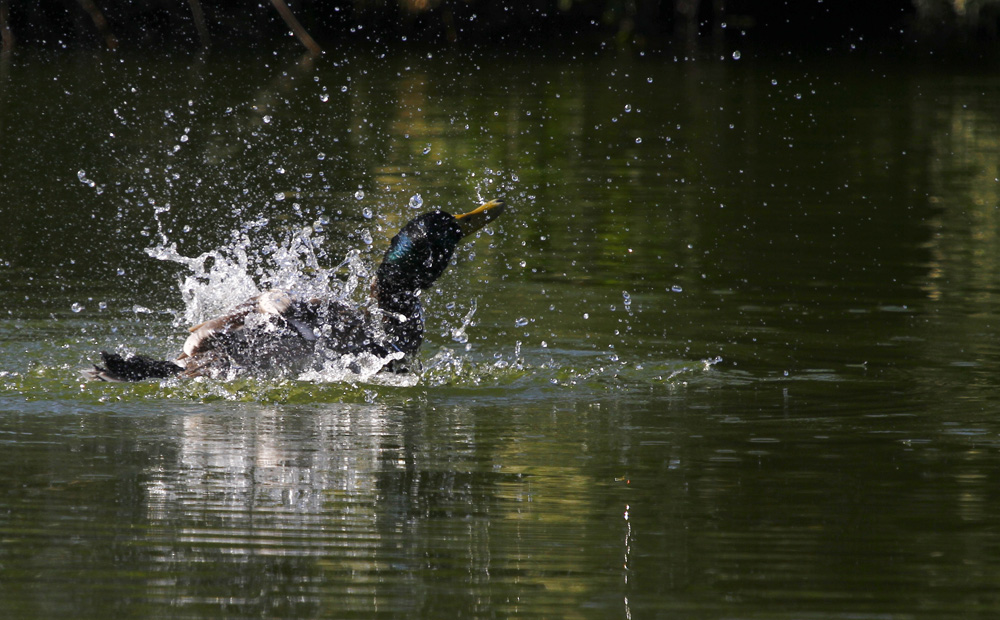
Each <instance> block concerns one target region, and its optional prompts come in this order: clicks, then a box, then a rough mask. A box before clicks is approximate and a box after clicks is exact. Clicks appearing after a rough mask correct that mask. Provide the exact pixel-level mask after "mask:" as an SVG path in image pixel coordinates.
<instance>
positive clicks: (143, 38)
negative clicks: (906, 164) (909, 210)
mask: <svg viewBox="0 0 1000 620" xmlns="http://www.w3.org/2000/svg"><path fill="white" fill-rule="evenodd" d="M284 2H287V6H288V8H289V9H290V10H291V12H292V13H293V14H294V15H295V17H296V18H297V19H298V20H299V21H300V22H301V24H302V26H303V28H304V29H305V31H307V32H308V33H309V35H311V36H312V38H313V39H315V40H316V42H317V43H318V44H319V45H320V46H322V47H329V46H333V45H338V44H341V43H349V42H353V43H367V44H371V45H387V44H390V43H396V42H404V41H405V42H407V43H409V44H413V43H422V42H423V43H432V44H440V43H445V42H447V43H451V44H455V45H475V46H479V45H483V44H486V45H488V46H492V47H497V48H520V47H524V46H565V45H567V44H570V43H571V44H574V45H575V44H579V43H586V42H589V43H596V44H599V45H613V46H622V47H626V46H627V47H631V48H635V49H640V50H654V51H655V50H660V49H669V48H671V47H676V46H678V45H680V46H684V45H691V44H692V43H695V42H704V41H713V42H725V41H727V40H736V41H739V42H740V44H741V45H746V44H752V45H758V46H762V47H767V46H774V45H778V46H781V47H782V48H783V49H803V50H808V49H817V50H836V49H851V50H853V49H856V48H857V47H858V46H864V47H866V48H868V49H871V48H873V47H878V48H879V49H893V48H899V47H901V46H902V47H905V48H907V49H912V48H923V49H930V48H940V47H942V46H947V47H961V48H963V49H969V48H975V49H978V50H980V51H981V52H982V54H983V55H985V56H990V55H991V54H993V55H995V54H996V45H995V43H996V42H997V41H998V31H1000V2H998V1H997V0H978V1H977V0H967V1H965V2H958V1H957V0H880V1H878V2H872V1H871V0H672V1H670V0H664V1H660V2H657V1H653V0H521V1H518V2H510V1H503V0H350V1H331V0H274V1H271V0H265V1H258V2H247V1H246V0H140V1H136V0H42V1H38V0H0V21H2V24H0V26H3V28H2V30H3V32H4V45H5V47H7V48H12V47H17V46H22V45H24V46H34V47H47V48H55V49H59V48H97V47H109V48H117V47H119V46H121V47H124V48H133V49H134V48H150V47H152V48H154V49H171V50H173V49H195V50H197V49H199V48H202V47H220V46H223V45H230V44H237V45H240V46H244V47H248V46H253V47H255V48H260V47H264V48H267V47H272V46H275V45H281V44H287V43H289V42H294V38H293V37H292V36H291V35H290V31H289V26H288V25H287V24H286V22H285V21H284V19H283V18H282V15H281V14H280V12H279V10H278V7H277V6H276V4H282V3H284Z"/></svg>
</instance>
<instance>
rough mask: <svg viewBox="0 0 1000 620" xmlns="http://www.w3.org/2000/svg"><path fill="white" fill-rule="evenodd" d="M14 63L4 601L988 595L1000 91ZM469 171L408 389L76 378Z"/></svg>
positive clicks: (373, 57) (341, 64) (408, 607)
mask: <svg viewBox="0 0 1000 620" xmlns="http://www.w3.org/2000/svg"><path fill="white" fill-rule="evenodd" d="M2 79H3V83H2V90H0V144H2V145H3V147H2V150H0V205H2V206H0V226H2V228H3V230H4V234H3V237H2V241H0V288H2V290H0V293H2V295H0V299H2V301H0V386H2V387H0V444H2V450H0V464H2V466H0V611H2V615H4V616H5V617H6V616H9V617H18V618H36V617H37V618H50V617H57V616H64V615H67V614H69V615H72V616H73V617H79V618H91V617H109V616H113V617H116V618H130V617H136V618H139V617H141V618H150V617H288V618H304V617H328V618H344V617H364V618H371V617H386V618H395V617H400V616H403V615H410V616H414V617H457V616H463V617H538V618H548V617H562V618H631V617H637V618H638V617H656V618H876V617H877V618H970V617H994V616H995V614H996V613H997V611H998V608H1000V597H998V595H997V590H996V583H997V579H998V578H1000V535H998V532H1000V527H998V526H1000V523H998V522H997V518H996V516H995V515H997V514H998V513H1000V494H998V493H997V492H996V489H997V488H998V482H1000V480H998V474H997V472H998V471H1000V469H998V466H1000V449H998V448H1000V446H998V436H1000V435H998V433H1000V424H998V422H997V416H998V415H1000V403H998V398H997V396H996V394H997V387H998V380H997V379H996V372H995V369H996V366H997V360H998V355H1000V349H998V338H997V336H996V335H995V334H996V327H997V288H996V284H995V283H996V282H997V281H998V277H997V276H998V274H1000V249H998V246H997V243H996V240H997V233H998V230H1000V219H998V216H997V213H998V207H1000V180H998V177H1000V170H998V167H1000V164H998V162H1000V158H998V156H997V155H998V144H1000V103H998V102H1000V79H998V78H997V77H996V76H994V75H988V74H985V73H978V72H975V71H972V70H967V69H962V68H955V67H948V68H942V67H935V66H919V67H918V66H911V65H906V64H901V63H891V62H880V63H877V64H865V63H860V62H856V61H854V60H853V59H850V58H848V59H847V60H838V59H828V58H825V59H821V60H801V59H795V60H792V59H779V60H767V59H754V58H753V57H752V54H750V53H744V54H742V55H741V59H740V60H738V61H734V60H732V59H731V56H730V55H728V54H727V55H726V56H725V58H724V59H723V60H720V59H718V57H716V56H714V55H713V56H712V57H706V58H700V59H699V60H697V61H684V60H683V59H674V58H673V57H662V58H660V57H657V58H653V57H627V56H618V55H610V54H606V53H605V54H578V55H577V56H571V55H567V57H565V58H562V59H548V60H540V59H538V58H533V57H527V56H519V55H515V56H510V57H506V56H490V55H472V56H460V55H458V54H451V53H441V52H434V53H431V54H428V53H427V52H426V51H420V52H404V51H396V52H393V53H392V54H380V53H367V52H356V51H352V52H350V53H347V52H334V53H328V54H327V55H326V56H325V57H324V58H322V59H319V60H315V61H303V60H300V59H298V58H296V57H294V56H291V55H288V56H280V55H279V56H266V57H239V56H222V55H220V56H216V57H209V58H204V59H193V58H162V57H145V58H140V57H133V56H129V55H121V56H103V55H86V54H61V55H56V54H38V55H35V54H31V53H27V52H19V53H18V54H17V55H15V56H14V57H13V58H12V59H11V60H10V61H9V63H8V64H7V65H6V66H5V67H4V69H3V73H2ZM418 195H419V198H415V197H416V196H418ZM493 196H503V197H505V198H506V199H507V201H508V203H509V204H510V206H511V208H510V211H509V213H508V214H507V215H505V217H504V218H503V219H502V220H501V221H499V222H497V223H496V224H495V225H494V226H492V227H491V228H490V229H489V230H488V231H487V232H486V233H485V234H483V235H481V237H480V238H479V239H477V240H476V241H475V242H474V243H472V244H469V245H466V246H463V248H462V249H461V250H460V251H459V252H457V254H456V259H455V264H454V265H453V266H452V267H451V269H450V270H449V272H448V273H447V274H446V276H445V277H444V278H442V280H441V281H440V282H439V283H438V285H437V286H436V287H435V288H434V289H433V290H430V291H428V292H427V294H426V299H425V306H426V314H427V316H426V319H427V325H428V340H427V342H426V343H425V347H424V350H423V353H422V358H423V362H424V371H423V372H422V373H421V374H420V375H418V376H415V377H412V378H411V379H412V380H407V381H401V382H400V381H391V380H385V379H380V378H375V379H371V380H365V381H360V380H352V379H351V377H349V376H348V377H338V378H333V379H335V380H331V378H330V377H312V378H308V377H278V378H240V379H236V380H232V381H203V382H191V383H178V382H169V381H168V382H164V383H156V382H150V383H144V384H137V385H109V384H85V383H83V382H81V380H80V378H79V375H78V370H79V369H80V368H84V367H86V366H87V365H88V364H90V363H92V362H93V361H94V360H95V359H96V354H97V352H98V351H100V350H101V349H107V350H117V351H121V352H142V353H147V354H153V355H159V356H169V355H171V354H174V353H176V351H178V349H179V347H180V344H181V342H182V341H183V326H184V324H185V323H186V321H187V320H188V319H190V318H191V317H192V316H194V315H197V314H198V313H199V312H202V313H204V312H209V311H210V310H212V308H211V307H194V306H195V305H196V302H205V303H206V304H208V305H209V306H211V304H217V305H219V306H224V305H225V303H227V302H228V301H230V300H236V299H238V298H240V296H241V295H243V294H244V293H248V292H252V291H253V290H254V287H257V288H263V287H266V286H270V285H274V284H280V283H281V282H282V278H285V279H288V278H293V279H294V277H295V276H294V275H289V273H290V272H289V271H288V270H287V269H284V268H287V267H290V266H291V267H296V266H298V267H303V268H305V270H306V271H307V272H308V273H310V274H316V273H324V274H325V273H327V271H326V270H333V271H332V272H331V273H333V275H334V277H335V279H338V281H340V280H343V281H344V282H348V283H351V284H352V285H353V286H356V289H355V290H356V291H357V293H356V294H357V295H358V296H362V295H363V291H364V290H365V288H366V282H367V280H366V279H365V278H366V274H367V273H370V268H371V266H372V265H373V263H374V262H375V261H376V260H377V259H378V257H379V256H380V255H381V252H383V251H384V248H385V247H386V244H387V242H388V239H389V238H390V237H391V236H392V234H394V232H395V230H396V229H398V227H399V226H400V225H401V224H402V223H404V222H405V221H406V220H407V219H408V218H409V217H411V216H412V215H414V214H416V213H418V212H419V210H420V209H428V208H444V209H447V210H453V211H460V210H464V209H465V208H466V207H468V206H470V205H472V204H475V203H476V202H477V201H479V200H482V199H488V198H491V197H493ZM411 201H412V203H413V204H417V203H420V207H419V208H418V209H415V208H412V207H411V206H410V205H411ZM304 239H311V240H314V241H315V243H314V244H313V245H309V244H308V243H306V244H305V245H303V244H304V243H305V242H304V241H303V240H304ZM296 244H298V245H296ZM306 246H308V248H310V249H309V250H308V251H307V250H305V249H303V248H305V247H306ZM166 248H172V249H173V250H175V251H176V254H177V256H184V257H198V256H200V255H202V254H204V253H211V252H215V254H214V256H213V257H212V258H211V259H208V260H207V261H206V263H205V264H204V265H202V267H201V268H200V269H201V271H197V270H195V271H192V270H191V269H189V268H188V267H186V266H184V265H182V264H179V263H178V262H176V261H170V260H157V259H156V258H155V257H154V256H151V254H154V255H157V254H159V255H162V254H163V250H164V249H166ZM351 251H357V254H356V255H355V254H349V253H350V252H351ZM345 256H356V258H353V259H352V262H350V263H349V264H348V266H346V267H341V268H340V269H335V268H336V267H337V265H340V264H341V261H343V259H344V257H345ZM283 269H284V270H283ZM366 269H367V270H368V271H366ZM307 275H308V274H307ZM352 276H353V277H356V278H357V281H356V282H351V281H350V278H351V277H352ZM212 277H218V278H219V281H218V282H214V281H212ZM212 284H219V285H220V287H221V289H220V288H219V287H216V288H214V289H213V288H212V286H210V285H212ZM209 290H216V291H219V290H221V292H219V293H217V294H209V293H208V292H207V291H209Z"/></svg>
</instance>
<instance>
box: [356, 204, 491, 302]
mask: <svg viewBox="0 0 1000 620" xmlns="http://www.w3.org/2000/svg"><path fill="white" fill-rule="evenodd" d="M504 207H505V203H504V201H503V200H491V201H490V202H487V203H486V204H483V205H480V206H479V207H478V208H476V209H474V210H472V211H470V212H468V213H463V214H462V215H451V214H450V213H445V212H444V211H432V212H430V213H424V214H423V215H419V216H417V217H416V218H414V219H412V220H410V222H409V223H407V224H406V226H403V228H402V230H400V231H399V233H398V234H396V236H395V237H393V238H392V241H391V242H390V243H389V249H388V250H386V252H385V256H384V257H383V258H382V264H381V265H380V266H379V268H378V273H377V274H376V278H375V292H376V295H377V296H378V299H379V301H380V302H386V301H388V299H387V296H392V297H396V296H398V295H400V294H408V293H412V292H414V291H416V290H417V289H424V288H427V287H428V286H430V285H431V284H433V283H434V281H435V280H437V279H438V278H439V277H441V274H442V273H444V270H445V269H446V268H447V267H448V261H450V260H451V256H452V254H454V252H455V248H456V247H458V244H459V243H460V242H461V241H462V239H465V238H466V237H468V236H470V235H472V234H473V233H475V232H476V231H478V230H479V229H481V228H482V227H483V226H485V225H486V224H487V222H490V221H492V220H495V219H496V218H497V217H499V216H500V214H501V213H503V210H504Z"/></svg>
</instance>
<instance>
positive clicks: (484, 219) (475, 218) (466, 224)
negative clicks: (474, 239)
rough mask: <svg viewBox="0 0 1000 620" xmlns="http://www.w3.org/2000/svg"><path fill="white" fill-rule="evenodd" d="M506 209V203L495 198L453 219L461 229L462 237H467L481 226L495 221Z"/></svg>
mask: <svg viewBox="0 0 1000 620" xmlns="http://www.w3.org/2000/svg"><path fill="white" fill-rule="evenodd" d="M506 207H507V203H506V202H504V201H503V200H502V199H499V198H497V199H495V200H491V201H489V202H487V203H486V204H483V205H480V206H479V207H477V208H476V209H473V210H472V211H469V212H468V213H463V214H462V215H456V216H455V219H456V220H458V225H459V227H460V228H461V229H462V236H463V237H468V236H469V235H471V234H472V233H474V232H476V231H478V230H479V229H481V228H482V227H483V226H486V224H488V223H489V222H492V221H493V220H495V219H497V218H498V217H500V214H502V213H503V211H504V209H505V208H506Z"/></svg>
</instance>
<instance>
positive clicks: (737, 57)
mask: <svg viewBox="0 0 1000 620" xmlns="http://www.w3.org/2000/svg"><path fill="white" fill-rule="evenodd" d="M741 56H742V54H740V50H736V51H735V52H733V60H739V59H740V57H741Z"/></svg>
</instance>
